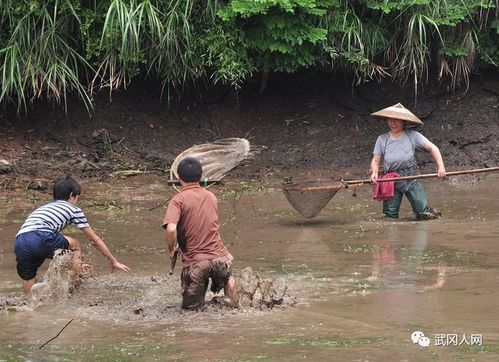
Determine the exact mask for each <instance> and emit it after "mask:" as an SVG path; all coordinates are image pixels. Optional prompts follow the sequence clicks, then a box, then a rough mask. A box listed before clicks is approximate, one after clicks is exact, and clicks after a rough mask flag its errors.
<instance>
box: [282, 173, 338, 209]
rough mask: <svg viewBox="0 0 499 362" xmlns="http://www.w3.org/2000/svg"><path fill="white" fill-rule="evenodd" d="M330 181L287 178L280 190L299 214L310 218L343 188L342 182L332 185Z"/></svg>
mask: <svg viewBox="0 0 499 362" xmlns="http://www.w3.org/2000/svg"><path fill="white" fill-rule="evenodd" d="M331 182H332V180H323V179H312V180H301V181H290V180H287V181H285V182H284V183H283V185H282V191H283V193H284V196H286V199H287V200H288V202H289V203H290V204H291V206H293V208H294V209H295V210H296V211H297V212H298V213H299V214H300V215H301V216H303V217H305V218H307V219H311V218H313V217H316V216H317V215H318V214H319V213H320V212H321V211H322V209H324V207H325V206H326V205H327V204H328V202H329V201H330V200H331V199H332V198H333V196H334V195H336V193H337V192H338V191H340V190H341V189H343V188H345V185H344V184H342V183H337V184H333V185H332V184H331Z"/></svg>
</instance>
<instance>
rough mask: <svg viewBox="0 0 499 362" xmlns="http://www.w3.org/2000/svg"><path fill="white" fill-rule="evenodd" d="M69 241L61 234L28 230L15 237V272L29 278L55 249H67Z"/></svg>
mask: <svg viewBox="0 0 499 362" xmlns="http://www.w3.org/2000/svg"><path fill="white" fill-rule="evenodd" d="M68 248H69V241H68V240H67V239H66V238H65V237H64V236H63V235H62V234H54V233H51V232H45V231H30V232H27V233H23V234H20V235H18V236H17V237H16V246H15V247H14V252H15V253H16V261H17V274H18V275H19V276H20V277H21V279H23V280H31V279H33V278H34V277H35V276H36V271H37V270H38V268H39V267H40V266H41V265H42V264H43V261H44V260H45V259H46V258H52V257H53V256H54V251H56V250H57V249H68Z"/></svg>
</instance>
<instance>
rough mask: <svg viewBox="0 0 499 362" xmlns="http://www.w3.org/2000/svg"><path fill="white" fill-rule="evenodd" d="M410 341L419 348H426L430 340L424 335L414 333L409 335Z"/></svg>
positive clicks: (418, 332)
mask: <svg viewBox="0 0 499 362" xmlns="http://www.w3.org/2000/svg"><path fill="white" fill-rule="evenodd" d="M411 340H412V343H414V344H416V343H417V344H419V345H420V346H421V347H428V346H429V345H430V339H429V338H428V337H425V335H424V333H423V332H421V331H414V332H412V334H411Z"/></svg>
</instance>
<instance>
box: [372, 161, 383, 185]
mask: <svg viewBox="0 0 499 362" xmlns="http://www.w3.org/2000/svg"><path fill="white" fill-rule="evenodd" d="M380 160H381V157H380V156H374V157H373V159H372V160H371V181H372V182H374V183H376V182H378V170H379V161H380Z"/></svg>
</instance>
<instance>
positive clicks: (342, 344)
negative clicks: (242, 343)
mask: <svg viewBox="0 0 499 362" xmlns="http://www.w3.org/2000/svg"><path fill="white" fill-rule="evenodd" d="M267 343H269V344H286V345H298V346H312V347H337V348H350V347H360V346H372V345H376V346H383V345H387V344H390V340H389V339H387V338H383V337H359V338H344V337H339V336H331V337H323V338H312V339H306V338H300V337H275V338H272V339H270V340H269V341H268V342H267Z"/></svg>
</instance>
